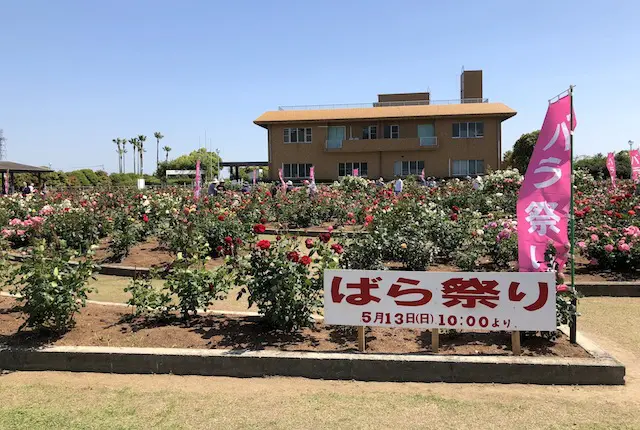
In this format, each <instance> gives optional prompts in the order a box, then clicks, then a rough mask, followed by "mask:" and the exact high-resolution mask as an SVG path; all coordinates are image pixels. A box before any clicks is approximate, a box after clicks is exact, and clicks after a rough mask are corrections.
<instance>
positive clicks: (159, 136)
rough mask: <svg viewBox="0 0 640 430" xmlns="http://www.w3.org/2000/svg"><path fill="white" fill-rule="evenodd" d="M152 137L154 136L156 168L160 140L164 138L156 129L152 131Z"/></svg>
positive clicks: (158, 163) (158, 158)
mask: <svg viewBox="0 0 640 430" xmlns="http://www.w3.org/2000/svg"><path fill="white" fill-rule="evenodd" d="M153 137H155V138H156V170H158V166H159V165H160V140H161V139H163V138H164V136H163V135H162V133H160V132H159V131H156V132H155V133H153Z"/></svg>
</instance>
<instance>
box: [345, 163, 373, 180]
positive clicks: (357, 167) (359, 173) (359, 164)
mask: <svg viewBox="0 0 640 430" xmlns="http://www.w3.org/2000/svg"><path fill="white" fill-rule="evenodd" d="M341 164H343V165H344V175H341V174H340V165H341ZM347 164H350V165H351V171H350V172H349V171H348V170H347ZM363 164H366V165H367V173H366V174H363V173H362V165H363ZM353 169H358V176H362V177H363V178H368V177H369V162H368V161H344V162H338V177H339V178H341V177H344V176H351V175H353Z"/></svg>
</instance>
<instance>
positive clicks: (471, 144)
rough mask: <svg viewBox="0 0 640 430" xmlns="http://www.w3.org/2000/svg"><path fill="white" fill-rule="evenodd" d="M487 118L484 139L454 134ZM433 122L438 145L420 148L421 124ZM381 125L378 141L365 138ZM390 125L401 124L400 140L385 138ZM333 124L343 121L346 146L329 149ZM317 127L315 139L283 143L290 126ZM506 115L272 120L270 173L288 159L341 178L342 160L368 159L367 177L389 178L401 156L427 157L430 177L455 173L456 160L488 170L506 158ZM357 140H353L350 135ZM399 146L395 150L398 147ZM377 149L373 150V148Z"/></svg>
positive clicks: (273, 176) (324, 176)
mask: <svg viewBox="0 0 640 430" xmlns="http://www.w3.org/2000/svg"><path fill="white" fill-rule="evenodd" d="M478 121H482V122H483V123H484V137H482V138H453V136H452V135H453V124H454V123H456V122H478ZM422 124H434V126H435V135H436V137H437V138H438V145H437V147H436V148H424V147H420V145H419V140H418V139H417V138H418V125H422ZM369 125H376V126H377V127H378V130H377V132H378V139H377V140H375V141H374V140H363V139H362V129H363V127H366V126H369ZM385 125H398V126H399V128H400V138H399V139H383V133H384V126H385ZM328 126H344V127H345V135H346V138H347V140H345V141H344V142H343V148H342V149H334V150H331V151H327V150H325V141H326V139H327V127H328ZM292 127H296V128H302V127H311V128H312V143H284V129H285V128H292ZM500 127H501V119H500V118H496V117H484V118H480V117H459V118H444V119H434V118H423V119H403V120H394V121H357V122H338V121H335V122H326V123H321V124H320V123H295V124H270V125H269V126H268V130H269V133H268V136H269V161H270V165H269V172H270V175H271V179H273V180H276V179H277V178H278V169H279V168H280V167H281V166H282V165H283V164H285V163H305V164H306V163H310V164H313V165H314V166H315V174H316V179H317V180H335V179H337V178H338V163H341V162H342V163H344V162H366V163H367V168H368V177H370V178H378V177H380V176H382V177H384V178H385V179H391V178H393V177H394V163H395V162H396V161H424V165H425V174H426V175H427V176H436V177H446V176H450V175H451V174H452V171H451V170H450V169H452V168H453V167H452V166H453V161H454V160H483V161H484V168H485V171H487V170H488V169H493V170H496V169H499V168H500V159H501V142H500ZM349 139H353V140H349ZM394 146H395V148H398V149H399V150H395V148H394ZM369 147H370V148H372V149H374V148H375V150H373V151H368V148H369Z"/></svg>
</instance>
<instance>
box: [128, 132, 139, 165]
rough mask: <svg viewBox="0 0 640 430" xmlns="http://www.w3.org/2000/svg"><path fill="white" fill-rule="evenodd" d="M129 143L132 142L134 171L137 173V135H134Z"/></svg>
mask: <svg viewBox="0 0 640 430" xmlns="http://www.w3.org/2000/svg"><path fill="white" fill-rule="evenodd" d="M129 143H130V144H131V147H132V148H133V173H136V172H137V170H136V158H137V154H136V151H137V150H138V138H137V137H132V138H131V139H129Z"/></svg>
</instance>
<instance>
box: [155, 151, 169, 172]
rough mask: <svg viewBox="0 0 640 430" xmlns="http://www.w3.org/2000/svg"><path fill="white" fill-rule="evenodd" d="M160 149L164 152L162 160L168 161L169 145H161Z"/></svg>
mask: <svg viewBox="0 0 640 430" xmlns="http://www.w3.org/2000/svg"><path fill="white" fill-rule="evenodd" d="M162 150H163V151H164V154H165V159H164V161H165V163H168V162H169V153H170V152H171V147H170V146H167V145H165V146H163V147H162ZM156 170H157V169H156Z"/></svg>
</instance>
